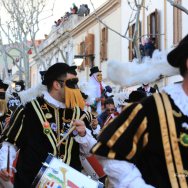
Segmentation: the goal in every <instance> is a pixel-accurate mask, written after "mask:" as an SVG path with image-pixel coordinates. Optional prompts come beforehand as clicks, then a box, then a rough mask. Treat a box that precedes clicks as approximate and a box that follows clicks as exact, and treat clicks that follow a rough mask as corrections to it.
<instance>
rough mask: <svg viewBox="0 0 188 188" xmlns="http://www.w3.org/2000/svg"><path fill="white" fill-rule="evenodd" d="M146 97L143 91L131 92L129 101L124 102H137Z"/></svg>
mask: <svg viewBox="0 0 188 188" xmlns="http://www.w3.org/2000/svg"><path fill="white" fill-rule="evenodd" d="M145 97H146V93H145V92H143V91H138V90H136V91H132V92H131V93H130V95H129V99H125V102H139V101H140V100H142V99H143V98H145Z"/></svg>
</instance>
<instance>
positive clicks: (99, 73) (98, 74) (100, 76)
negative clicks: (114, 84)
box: [96, 72, 102, 82]
mask: <svg viewBox="0 0 188 188" xmlns="http://www.w3.org/2000/svg"><path fill="white" fill-rule="evenodd" d="M96 76H97V81H98V82H102V73H101V72H98V73H97V75H96Z"/></svg>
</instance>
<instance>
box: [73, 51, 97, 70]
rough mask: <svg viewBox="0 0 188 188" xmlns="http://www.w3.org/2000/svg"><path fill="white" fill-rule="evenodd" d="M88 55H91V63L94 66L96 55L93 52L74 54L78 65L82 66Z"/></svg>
mask: <svg viewBox="0 0 188 188" xmlns="http://www.w3.org/2000/svg"><path fill="white" fill-rule="evenodd" d="M87 57H89V61H90V62H89V64H90V66H91V67H92V66H93V60H94V58H95V56H94V55H93V54H90V55H75V56H74V63H75V65H76V66H81V64H82V63H83V60H84V59H86V58H87Z"/></svg>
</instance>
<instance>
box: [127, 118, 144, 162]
mask: <svg viewBox="0 0 188 188" xmlns="http://www.w3.org/2000/svg"><path fill="white" fill-rule="evenodd" d="M146 128H147V118H146V117H145V118H144V119H143V121H142V123H141V124H140V126H139V128H138V130H137V132H136V134H135V135H134V137H133V147H132V149H131V151H130V152H129V154H128V155H127V157H126V158H127V159H129V160H130V159H132V158H133V157H134V155H135V153H136V150H137V144H138V142H139V139H140V137H141V136H142V134H143V133H144V131H145V130H146Z"/></svg>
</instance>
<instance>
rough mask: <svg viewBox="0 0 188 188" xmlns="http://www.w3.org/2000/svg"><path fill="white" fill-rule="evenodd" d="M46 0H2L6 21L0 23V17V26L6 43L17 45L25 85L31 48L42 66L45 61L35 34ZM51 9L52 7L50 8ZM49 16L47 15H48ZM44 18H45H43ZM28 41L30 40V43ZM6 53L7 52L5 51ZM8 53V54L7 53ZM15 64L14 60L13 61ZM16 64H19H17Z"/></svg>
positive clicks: (28, 79) (28, 82)
mask: <svg viewBox="0 0 188 188" xmlns="http://www.w3.org/2000/svg"><path fill="white" fill-rule="evenodd" d="M47 2H48V0H3V1H1V5H2V7H3V8H4V9H5V10H6V12H7V16H6V22H5V24H3V23H2V21H3V20H2V19H1V18H0V28H1V31H2V32H3V33H4V35H5V36H6V37H7V40H8V43H9V45H10V44H14V46H17V48H16V50H18V52H19V59H20V61H22V62H23V67H20V70H22V69H23V72H24V78H25V82H26V87H29V86H30V71H29V54H28V51H29V50H30V49H32V50H33V51H34V52H35V55H36V56H37V57H38V58H39V59H40V63H41V64H42V65H43V66H44V69H45V62H44V60H43V59H42V58H41V56H40V53H38V49H37V47H36V44H35V41H36V34H37V32H38V31H39V23H40V21H41V20H40V19H42V18H41V17H42V12H43V11H44V8H45V6H46V4H47ZM51 11H53V8H52V10H51ZM48 17H49V16H48ZM43 19H45V18H43ZM28 41H31V42H30V43H29V42H28ZM6 55H7V52H6ZM9 55H10V54H9ZM14 63H15V64H17V63H16V62H14ZM17 66H20V65H19V64H17Z"/></svg>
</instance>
